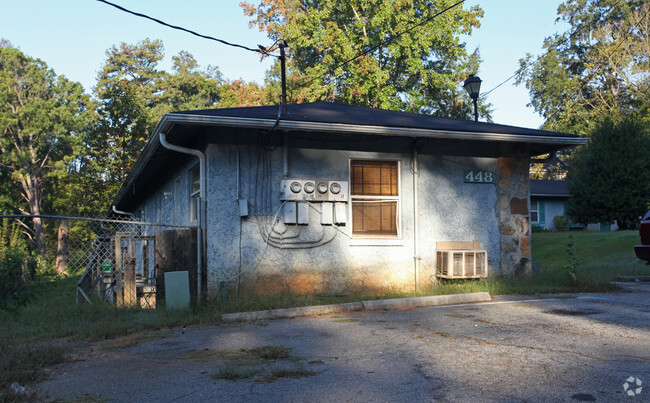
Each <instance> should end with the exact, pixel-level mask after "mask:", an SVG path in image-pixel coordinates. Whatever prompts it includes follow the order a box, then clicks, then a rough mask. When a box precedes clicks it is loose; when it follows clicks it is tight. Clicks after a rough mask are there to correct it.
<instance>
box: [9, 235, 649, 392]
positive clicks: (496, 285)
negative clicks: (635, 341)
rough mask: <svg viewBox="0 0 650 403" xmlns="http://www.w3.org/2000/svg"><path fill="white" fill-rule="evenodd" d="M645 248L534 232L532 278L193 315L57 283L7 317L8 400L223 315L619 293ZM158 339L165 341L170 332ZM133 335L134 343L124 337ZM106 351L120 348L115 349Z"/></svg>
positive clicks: (204, 309) (291, 300) (272, 302)
mask: <svg viewBox="0 0 650 403" xmlns="http://www.w3.org/2000/svg"><path fill="white" fill-rule="evenodd" d="M570 236H571V237H572V238H569V237H570ZM571 239H572V241H571V242H572V243H574V244H575V246H574V248H573V250H572V251H573V253H574V254H575V257H576V259H577V266H576V279H577V281H575V282H574V281H572V280H571V279H570V278H569V276H568V274H567V273H566V271H565V270H564V269H563V266H565V265H567V264H568V263H569V262H570V260H569V258H570V254H569V252H568V251H567V249H568V248H567V245H568V244H569V243H570V240H571ZM638 242H639V235H638V232H637V231H619V232H571V233H568V232H566V233H555V232H539V233H534V234H533V237H532V250H533V260H534V261H535V262H537V263H539V264H540V265H541V269H539V270H537V271H536V273H535V275H534V276H533V277H532V278H527V279H510V278H497V279H489V280H479V281H476V280H468V281H462V280H461V281H459V280H454V281H441V282H440V283H439V284H438V285H436V286H434V287H432V288H430V289H427V290H424V291H423V292H420V293H417V294H416V293H386V294H383V295H370V296H369V295H346V296H335V297H332V296H304V295H301V296H298V295H285V296H282V297H268V298H261V297H260V298H255V299H251V300H247V301H242V302H241V303H231V304H229V305H225V306H224V305H219V304H216V303H206V304H204V305H201V306H197V307H193V308H192V309H191V310H190V312H185V311H166V310H165V309H164V308H159V309H157V310H152V311H143V310H140V309H116V308H114V307H113V306H109V305H106V304H103V303H95V304H92V305H88V304H84V305H76V304H75V289H76V282H77V279H78V276H71V277H68V278H64V279H59V280H56V281H54V282H52V283H50V284H49V285H48V286H47V289H46V290H45V291H44V292H42V293H41V295H40V296H39V297H38V298H37V299H35V300H34V301H33V302H32V303H31V304H29V305H28V306H26V307H23V308H20V309H18V310H17V311H14V312H7V311H0V401H3V402H4V401H24V400H31V398H35V396H34V395H33V394H32V395H27V396H26V395H17V394H16V393H15V392H13V389H12V388H11V387H10V385H11V384H12V383H14V382H17V383H18V384H20V385H23V386H29V385H32V384H34V383H36V382H38V381H39V380H41V379H43V378H44V377H46V376H47V374H46V373H45V372H44V371H43V368H45V367H47V366H49V365H52V364H54V363H57V362H60V361H63V360H65V359H66V354H67V352H68V351H69V350H70V347H69V346H70V345H75V344H76V342H80V341H87V340H95V341H96V340H102V339H116V338H117V340H113V344H111V346H113V345H114V344H115V342H123V344H124V345H133V344H134V343H136V344H137V343H138V342H141V341H146V340H150V337H151V335H152V332H155V331H158V330H161V329H167V328H170V327H175V326H181V325H198V324H203V325H210V324H215V325H216V324H219V323H220V322H219V316H220V314H221V313H223V312H233V311H238V310H241V311H245V310H260V309H269V308H281V307H291V306H303V305H319V304H327V303H337V302H349V301H360V300H364V299H377V298H399V297H407V296H421V295H439V294H455V293H465V292H477V291H487V292H489V293H490V294H492V295H499V294H516V293H519V294H534V293H561V292H573V291H607V290H611V289H613V287H612V286H611V285H610V284H609V283H610V281H612V280H614V279H616V277H617V276H621V275H650V266H647V265H646V264H645V262H642V261H640V260H638V259H637V258H636V256H635V254H634V245H635V244H637V243H638ZM156 334H159V335H161V336H160V337H165V336H164V334H166V333H165V332H164V331H161V332H158V333H156ZM126 335H128V337H124V336H126ZM120 337H122V339H123V340H121V339H120ZM118 345H120V344H119V343H118ZM106 348H107V349H110V348H113V347H110V346H108V345H107V347H106Z"/></svg>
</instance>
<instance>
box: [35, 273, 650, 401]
mask: <svg viewBox="0 0 650 403" xmlns="http://www.w3.org/2000/svg"><path fill="white" fill-rule="evenodd" d="M168 336H171V337H166V338H161V339H158V340H154V341H151V342H147V343H142V344H140V345H137V346H135V347H129V348H124V349H120V350H106V349H102V348H101V346H100V345H98V346H96V347H99V348H97V349H94V351H90V352H88V353H87V354H86V355H84V359H82V360H79V361H75V362H69V363H66V364H62V365H59V366H57V367H55V368H52V374H53V379H51V380H49V381H46V382H44V383H42V384H40V385H39V387H38V390H39V393H40V394H41V396H43V397H44V398H46V399H50V400H55V399H66V398H74V397H77V396H81V395H84V394H94V395H99V396H101V397H105V398H108V399H110V400H111V401H145V400H148V401H162V402H172V401H173V402H176V401H180V402H192V401H200V400H218V401H233V402H249V401H277V402H302V401H305V402H307V401H309V402H314V401H316V402H320V401H323V402H325V401H326V402H330V401H353V402H357V401H359V402H367V401H377V402H395V401H409V402H421V401H422V402H426V401H593V400H597V401H607V402H609V401H639V402H641V401H650V348H649V347H650V284H648V283H630V284H625V285H624V290H622V291H620V292H614V293H606V294H563V295H544V296H532V297H531V296H527V297H521V296H517V297H512V296H504V297H498V298H495V299H494V300H493V301H491V302H486V303H476V304H464V305H453V306H438V307H427V308H414V309H406V310H393V311H385V310H381V311H370V312H368V311H366V312H358V313H351V314H337V315H335V314H327V315H320V316H313V317H302V318H295V319H281V320H272V321H260V322H252V323H246V324H239V325H228V326H219V327H202V328H191V329H189V328H188V329H184V330H181V329H175V330H174V331H173V332H172V333H171V334H169V335H168ZM269 345H274V346H285V347H287V348H289V349H291V350H290V357H288V358H285V359H282V360H276V361H268V360H260V359H251V357H250V356H249V355H247V354H249V352H251V351H253V350H252V349H253V348H255V347H261V346H269ZM281 369H282V370H286V371H284V372H281V371H280V370H281ZM228 371H230V372H228ZM226 373H231V374H232V373H234V374H237V375H241V376H244V375H250V377H248V378H244V379H239V380H234V381H229V380H223V379H215V375H216V374H220V376H222V377H223V376H224V374H226Z"/></svg>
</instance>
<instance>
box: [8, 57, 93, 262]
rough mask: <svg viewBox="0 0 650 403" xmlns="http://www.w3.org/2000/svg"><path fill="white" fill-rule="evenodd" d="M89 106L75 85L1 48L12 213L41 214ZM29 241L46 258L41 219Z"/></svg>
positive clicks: (70, 156)
mask: <svg viewBox="0 0 650 403" xmlns="http://www.w3.org/2000/svg"><path fill="white" fill-rule="evenodd" d="M5 45H6V44H5ZM87 101H88V98H87V97H86V96H85V95H84V94H83V89H82V87H81V85H80V84H79V83H75V82H71V81H69V80H67V79H66V78H65V77H63V76H57V75H56V74H55V73H54V71H53V70H51V69H49V68H48V67H47V65H46V64H45V63H44V62H43V61H41V60H39V59H33V58H31V57H29V56H26V55H24V54H23V53H22V52H21V51H19V50H18V49H15V48H13V47H11V46H9V45H7V46H0V170H2V171H3V174H2V175H0V178H1V179H5V180H6V179H7V178H11V181H12V183H13V184H14V189H15V190H17V191H18V192H15V193H12V194H13V195H15V197H14V198H12V200H11V202H12V203H13V204H14V206H15V207H13V208H12V210H13V209H15V208H16V206H17V207H18V209H19V210H20V211H24V212H29V213H31V214H34V215H39V214H40V213H41V207H42V206H43V203H44V200H45V199H47V197H48V195H49V193H48V192H49V191H51V189H52V182H53V180H54V179H53V178H57V177H60V176H64V175H65V169H61V167H64V166H67V165H69V164H70V163H71V162H72V161H73V160H74V158H75V156H76V155H77V154H78V151H79V144H80V136H79V135H78V133H79V131H80V130H81V129H82V127H83V123H84V121H85V118H84V116H85V111H86V103H87ZM2 186H3V187H7V186H8V184H7V183H4V184H3V185H2ZM32 235H33V237H34V239H35V241H36V245H37V250H38V252H39V253H40V254H41V255H44V254H45V234H44V229H43V224H42V222H41V221H40V219H37V218H34V219H33V234H32Z"/></svg>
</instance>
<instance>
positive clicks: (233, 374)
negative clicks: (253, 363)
mask: <svg viewBox="0 0 650 403" xmlns="http://www.w3.org/2000/svg"><path fill="white" fill-rule="evenodd" d="M258 372H259V370H258V369H257V368H241V367H234V366H232V365H224V366H223V367H220V368H219V369H218V370H217V373H216V374H214V375H212V378H213V379H223V380H226V381H238V380H240V379H248V378H252V377H254V376H255V375H257V374H258Z"/></svg>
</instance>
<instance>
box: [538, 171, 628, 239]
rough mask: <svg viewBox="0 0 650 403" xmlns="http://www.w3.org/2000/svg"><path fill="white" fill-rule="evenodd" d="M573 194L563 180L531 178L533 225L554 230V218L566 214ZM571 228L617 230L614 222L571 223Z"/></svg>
mask: <svg viewBox="0 0 650 403" xmlns="http://www.w3.org/2000/svg"><path fill="white" fill-rule="evenodd" d="M570 197H571V194H570V193H569V190H568V188H567V182H566V181H563V180H557V181H556V180H536V179H531V180H530V222H531V224H532V226H533V227H540V228H544V229H546V230H554V229H555V225H554V224H553V218H555V217H557V216H563V215H566V204H567V201H568V200H569V198H570ZM571 228H578V229H586V230H587V231H616V230H617V229H618V225H616V223H613V224H589V225H587V226H586V227H585V226H584V225H582V224H571Z"/></svg>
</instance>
